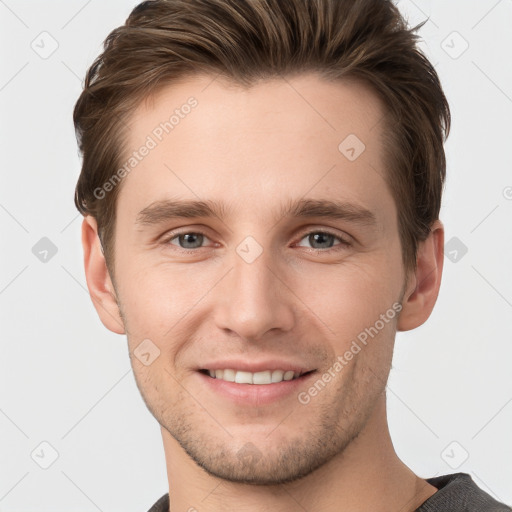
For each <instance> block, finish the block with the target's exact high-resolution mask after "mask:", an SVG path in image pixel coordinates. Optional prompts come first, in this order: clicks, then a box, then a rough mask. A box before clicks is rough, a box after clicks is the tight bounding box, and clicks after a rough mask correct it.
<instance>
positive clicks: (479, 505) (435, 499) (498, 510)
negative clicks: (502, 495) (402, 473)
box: [417, 473, 512, 512]
mask: <svg viewBox="0 0 512 512" xmlns="http://www.w3.org/2000/svg"><path fill="white" fill-rule="evenodd" d="M426 480H427V482H428V483H429V484H431V485H433V486H434V487H436V488H437V489H438V491H437V492H436V493H435V494H433V495H432V496H431V497H430V498H429V499H428V500H427V501H425V502H424V503H423V505H421V506H420V507H419V508H418V509H417V512H440V511H448V510H449V511H450V512H512V508H510V507H509V506H507V505H505V504H504V503H500V502H499V501H496V500H495V499H494V498H493V497H492V496H491V495H490V494H488V493H486V492H485V491H483V490H482V489H480V487H478V486H477V485H476V483H475V482H474V481H473V479H472V478H471V476H470V475H469V474H467V473H453V474H450V475H442V476H437V477H433V478H427V479H426Z"/></svg>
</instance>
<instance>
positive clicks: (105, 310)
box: [82, 215, 125, 334]
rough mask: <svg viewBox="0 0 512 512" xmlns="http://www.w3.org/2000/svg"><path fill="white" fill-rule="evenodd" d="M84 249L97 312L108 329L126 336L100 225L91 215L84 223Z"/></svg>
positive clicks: (87, 273) (87, 277)
mask: <svg viewBox="0 0 512 512" xmlns="http://www.w3.org/2000/svg"><path fill="white" fill-rule="evenodd" d="M82 247H83V250H84V266H85V278H86V280H87V288H89V293H90V295H91V299H92V302H93V304H94V307H95V308H96V312H97V313H98V316H99V317H100V320H101V322H102V323H103V325H104V326H105V327H106V328H107V329H109V330H110V331H112V332H115V333H117V334H125V329H124V325H123V320H122V318H121V314H120V312H119V307H118V305H117V300H116V295H115V289H114V286H113V284H112V281H111V279H110V274H109V272H108V269H107V263H106V261H105V256H104V255H103V249H102V247H101V242H100V238H99V236H98V224H97V222H96V219H95V218H94V217H92V216H91V215H87V216H86V217H85V218H84V220H83V222H82Z"/></svg>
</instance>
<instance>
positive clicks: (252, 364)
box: [198, 359, 314, 374]
mask: <svg viewBox="0 0 512 512" xmlns="http://www.w3.org/2000/svg"><path fill="white" fill-rule="evenodd" d="M227 369H230V370H236V371H243V372H251V373H257V372H263V371H265V370H271V371H274V370H283V371H285V372H287V371H290V370H291V371H293V372H294V373H299V374H303V373H307V372H310V371H312V370H314V368H311V367H309V366H307V365H304V364H299V363H294V362H291V361H279V360H277V359H272V360H266V361H246V360H245V361H244V360H243V359H228V360H227V359H224V360H221V361H211V362H207V363H204V364H203V365H201V366H200V367H199V368H198V370H227Z"/></svg>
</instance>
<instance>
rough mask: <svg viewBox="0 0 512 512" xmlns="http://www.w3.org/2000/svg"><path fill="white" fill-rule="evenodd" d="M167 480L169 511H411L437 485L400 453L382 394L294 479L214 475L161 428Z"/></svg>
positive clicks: (433, 490)
mask: <svg viewBox="0 0 512 512" xmlns="http://www.w3.org/2000/svg"><path fill="white" fill-rule="evenodd" d="M162 437H163V441H164V450H165V456H166V464H167V475H168V480H169V489H170V490H169V498H170V512H182V511H194V510H201V512H219V511H221V510H240V511H244V512H259V511H261V510H274V511H276V512H296V511H297V510H298V509H303V510H323V511H325V512H348V511H350V512H363V511H367V510H380V511H381V512H386V511H389V512H391V511H397V510H400V511H401V512H412V511H414V510H416V509H417V508H418V507H419V506H420V505H421V504H422V503H423V502H424V501H425V500H426V499H427V498H429V497H430V496H431V495H432V494H434V493H435V492H436V491H437V489H436V488H435V487H433V486H432V485H430V484H429V483H428V482H426V481H425V480H423V479H421V478H419V477H417V476H416V475H415V474H414V473H413V472H412V471H411V470H410V469H409V468H408V467H407V466H406V465H405V464H403V462H402V461H401V460H400V459H399V458H398V456H397V455H396V453H395V451H394V448H393V444H392V441H391V437H390V435H389V429H388V424H387V419H386V402H385V395H384V394H383V395H382V396H381V397H380V398H379V401H378V403H377V405H376V407H375V408H374V410H373V412H372V415H371V416H370V418H369V419H368V422H367V423H366V425H365V427H364V429H363V430H362V431H361V432H360V434H359V435H358V436H357V438H356V439H354V440H353V441H352V442H351V443H350V445H349V446H347V448H346V449H345V450H344V451H343V452H342V453H340V454H338V455H337V456H336V457H334V458H333V459H331V460H330V461H329V462H328V463H327V464H325V465H324V466H322V467H320V468H318V469H317V470H315V471H314V472H312V473H310V474H309V475H308V476H306V477H304V478H301V479H300V480H297V481H295V482H291V483H288V484H281V485H273V486H258V485H248V484H237V483H233V482H228V481H224V480H221V479H219V478H215V477H213V476H210V475H209V474H207V473H206V472H205V471H204V470H203V469H202V468H200V467H199V466H197V465H196V464H195V462H194V461H193V460H192V459H191V458H190V457H189V456H188V455H187V454H186V453H185V452H184V451H183V449H182V448H181V446H180V445H179V444H178V443H177V442H176V441H175V439H174V438H173V437H171V436H170V434H169V433H168V432H167V431H166V430H165V429H163V428H162Z"/></svg>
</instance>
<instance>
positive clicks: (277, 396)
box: [74, 0, 510, 512]
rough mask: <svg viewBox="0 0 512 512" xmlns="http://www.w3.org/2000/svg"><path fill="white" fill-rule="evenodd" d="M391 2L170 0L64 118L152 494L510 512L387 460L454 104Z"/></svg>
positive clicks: (331, 506) (101, 298) (419, 319)
mask: <svg viewBox="0 0 512 512" xmlns="http://www.w3.org/2000/svg"><path fill="white" fill-rule="evenodd" d="M417 28H419V27H416V29H412V30H409V29H408V28H407V26H406V24H405V22H404V20H403V19H402V18H401V16H400V14H399V11H398V9H397V8H396V7H395V6H394V4H393V3H392V2H391V1H387V0H378V1H377V0H356V1H354V0H351V1H348V0H347V1H342V0H286V1H284V0H168V1H165V0H156V1H150V2H143V3H142V4H140V5H139V6H138V7H136V8H135V9H134V10H133V12H132V13H131V15H130V17H129V18H128V20H127V21H126V24H125V25H124V26H122V27H119V28H118V29H116V30H114V31H113V32H112V33H111V34H110V35H109V37H108V38H107V40H106V43H105V48H104V52H103V54H102V55H100V57H98V59H97V60H96V62H95V63H94V64H93V66H92V67H91V69H90V70H89V72H88V74H87V78H86V83H85V87H84V91H83V93H82V95H81V96H80V98H79V100H78V102H77V105H76V107H75V112H74V121H75V126H76V130H77V136H78V140H79V145H80V150H81V152H82V154H83V167H82V172H81V175H80V178H79V181H78V184H77V189H76V197H75V202H76V205H77V207H78V209H79V210H80V211H81V212H82V213H83V214H84V217H85V218H84V221H83V230H82V242H83V247H84V255H85V257H84V261H85V271H86V278H87V284H88V287H89V290H90V293H91V297H92V299H93V302H94V305H95V307H96V310H97V312H98V314H99V316H100V318H101V320H102V322H103V323H104V325H105V326H106V327H107V328H108V329H110V330H111V331H113V332H116V333H119V334H126V335H127V338H128V344H129V350H130V357H131V362H132V367H133V371H134V374H135V378H136V381H137V385H138V387H139V390H140V392H141V394H142V397H143V399H144V401H145V403H146V405H147V407H148V409H149V410H150V412H151V413H152V414H153V415H154V417H155V418H156V419H157V421H158V422H159V424H160V425H161V431H162V436H163V443H164V449H165V457H166V464H167V473H168V481H169V493H168V494H165V495H164V496H163V497H162V498H161V499H160V500H158V502H157V503H155V505H154V506H153V507H152V508H151V511H153V512H156V511H172V512H178V511H180V512H181V511H196V510H197V511H221V510H222V511H224V510H236V511H241V510H243V511H262V510H278V511H282V512H288V511H290V512H291V511H296V510H307V511H325V512H331V511H337V512H344V511H351V512H362V511H369V510H379V511H390V512H391V511H414V510H419V511H422V512H426V511H438V510H450V511H458V510H461V511H462V510H467V511H470V510H471V511H477V510H478V511H483V510H486V511H491V510H492V511H505V510H510V509H509V508H508V507H506V506H505V505H504V504H500V503H498V502H497V501H495V500H494V499H492V498H491V497H490V496H489V495H488V494H486V493H485V492H483V491H482V490H480V489H479V488H478V487H477V486H476V485H475V484H474V482H473V481H472V480H471V478H470V477H469V475H467V474H463V473H459V474H455V475H445V476H442V477H437V478H431V479H427V480H425V479H422V478H419V477H418V476H417V475H415V474H414V473H413V471H411V470H410V469H409V468H408V467H406V466H405V465H404V464H403V463H402V462H401V461H400V459H399V458H398V456H397V455H396V453H395V451H394V449H393V445H392V442H391V438H390V435H389V430H388V425H387V420H386V397H385V386H386V381H387V378H388V374H389V370H390V366H391V360H392V353H393V344H394V338H395V334H396V332H397V331H405V330H410V329H414V328H416V327H418V326H420V325H421V324H423V323H424V322H425V321H426V320H427V318H428V317H429V315H430V313H431V311H432V309H433V307H434V304H435V302H436V299H437V295H438V291H439V286H440V282H441V274H442V268H443V242H444V230H443V225H442V223H441V222H440V220H439V218H438V216H439V209H440V205H441V192H442V186H443V182H444V177H445V156H444V151H443V142H444V140H445V138H446V136H447V134H448V132H449V126H450V112H449V107H448V104H447V102H446V98H445V96H444V94H443V91H442V89H441V86H440V83H439V80H438V77H437V75H436V72H435V70H434V68H433V67H432V66H431V64H430V63H429V62H428V60H427V59H426V58H425V57H424V56H423V55H422V54H421V53H420V52H419V51H418V50H417V48H416V36H415V35H414V33H413V32H414V30H417Z"/></svg>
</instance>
